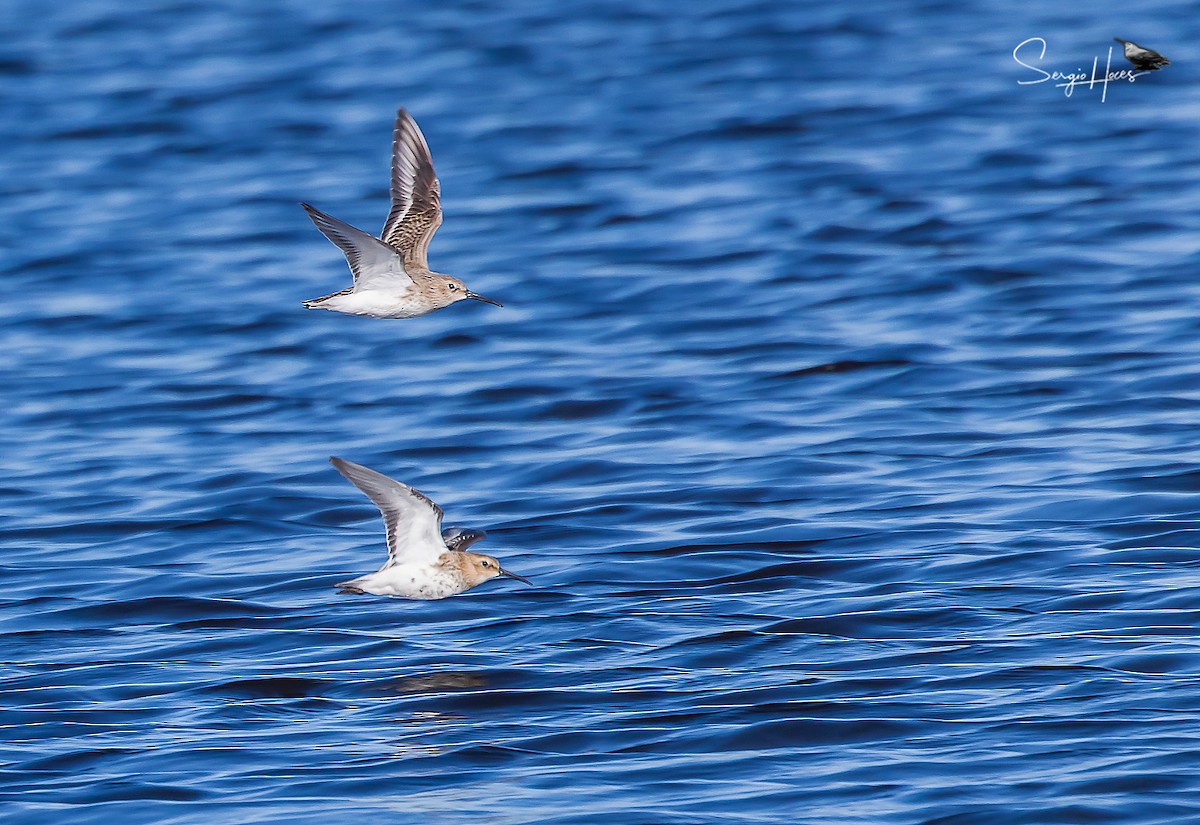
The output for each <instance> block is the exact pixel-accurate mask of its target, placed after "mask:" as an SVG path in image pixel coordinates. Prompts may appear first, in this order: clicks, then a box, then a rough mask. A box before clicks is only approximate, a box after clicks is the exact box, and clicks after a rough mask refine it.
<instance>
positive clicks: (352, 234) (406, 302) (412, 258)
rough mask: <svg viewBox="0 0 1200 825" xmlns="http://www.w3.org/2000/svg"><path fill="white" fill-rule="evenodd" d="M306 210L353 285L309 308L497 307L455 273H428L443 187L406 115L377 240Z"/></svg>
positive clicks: (371, 312) (401, 117)
mask: <svg viewBox="0 0 1200 825" xmlns="http://www.w3.org/2000/svg"><path fill="white" fill-rule="evenodd" d="M301 206H303V207H304V209H305V211H307V212H308V216H309V217H310V218H312V221H313V223H315V224H316V225H317V229H320V230H321V232H322V233H323V234H324V235H325V237H326V238H328V239H329V240H330V241H332V242H333V243H334V245H336V246H337V247H338V248H339V249H341V250H342V252H343V254H345V256H346V262H347V263H348V264H350V272H351V274H352V275H353V276H354V285H353V286H351V287H348V288H347V289H343V290H342V291H341V292H335V293H333V294H332V295H326V296H325V297H324V298H314V299H313V300H311V301H305V302H304V306H305V307H306V308H308V309H329V310H333V311H334V312H344V313H346V314H348V315H367V316H370V317H371V318H415V317H417V316H418V315H425V314H426V313H429V312H433V311H434V310H435V309H441V308H442V307H446V306H450V304H453V303H455V302H457V301H462V300H464V299H466V298H474V299H475V300H476V301H483V302H484V303H487V304H494V305H495V306H500V304H499V303H498V302H496V301H493V300H492V299H491V298H485V297H483V296H482V295H476V294H475V293H474V292H472V291H471V290H469V289H467V285H466V284H464V283H463V282H462V281H460V280H459V279H458V278H455V277H454V276H453V275H443V274H441V273H439V272H431V271H430V269H429V263H428V260H427V258H426V253H427V252H428V250H429V240H430V238H432V237H433V233H434V232H437V228H438V227H439V226H441V225H442V204H441V189H440V187H439V186H438V179H437V175H436V174H435V173H434V171H433V159H432V158H431V157H430V156H429V146H428V144H426V143H425V136H424V135H422V134H421V130H420V129H419V128H418V127H417V122H416V121H415V120H413V118H412V115H410V114H409V113H408V112H407V111H405V110H404V109H400V110H399V111H398V112H397V113H396V127H395V131H394V133H393V138H392V211H391V212H390V213H389V214H388V218H387V222H386V223H385V224H384V225H383V233H382V235H381V237H380V238H376V237H374V236H372V235H369V234H367V233H366V232H363V231H362V230H360V229H355V228H354V227H353V226H351V225H350V224H348V223H345V222H343V221H339V220H338V219H337V218H334V217H331V216H329V215H326V214H325V213H324V212H322V211H320V210H319V209H314V208H313V207H311V206H309V205H308V204H307V203H304V204H301Z"/></svg>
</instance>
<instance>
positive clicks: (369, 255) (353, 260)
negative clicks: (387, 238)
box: [300, 203, 412, 287]
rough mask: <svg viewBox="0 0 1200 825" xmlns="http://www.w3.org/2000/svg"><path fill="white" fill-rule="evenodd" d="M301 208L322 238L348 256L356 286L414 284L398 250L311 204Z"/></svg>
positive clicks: (347, 260) (347, 261)
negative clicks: (392, 283) (393, 282)
mask: <svg viewBox="0 0 1200 825" xmlns="http://www.w3.org/2000/svg"><path fill="white" fill-rule="evenodd" d="M300 205H301V206H303V207H304V211H305V212H307V213H308V216H309V217H310V218H312V222H313V223H315V224H316V225H317V229H320V230H321V234H322V235H324V236H325V237H326V238H328V239H329V240H330V241H331V242H333V244H334V245H335V246H336V247H337V248H338V249H340V250H342V254H344V255H345V256H346V263H348V264H350V272H351V274H353V275H354V286H356V287H357V286H360V285H361V286H370V285H372V284H378V283H380V282H382V281H389V280H391V281H394V280H402V281H404V282H406V283H412V278H410V277H408V273H407V272H405V271H404V261H402V260H401V259H400V256H399V255H397V254H396V250H395V249H393V248H392V247H390V246H388V245H387V244H385V243H384V242H383V241H381V240H379V238H373V237H371V236H370V235H368V234H367V233H366V232H363V231H362V230H361V229H356V228H354V227H353V226H351V225H350V224H348V223H346V222H345V221H339V220H338V219H337V218H335V217H333V216H332V215H326V214H325V213H324V212H322V211H321V210H320V209H317V208H316V207H314V206H309V205H308V204H307V203H302V204H300Z"/></svg>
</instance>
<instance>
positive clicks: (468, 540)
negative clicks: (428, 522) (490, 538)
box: [442, 527, 487, 552]
mask: <svg viewBox="0 0 1200 825" xmlns="http://www.w3.org/2000/svg"><path fill="white" fill-rule="evenodd" d="M483 538H487V533H485V532H483V531H482V530H469V529H467V528H466V527H447V528H446V529H445V530H443V531H442V541H443V542H445V544H446V549H447V550H456V551H458V552H462V551H463V550H466V549H467V548H468V547H470V546H471V545H472V544H474V543H475V542H477V541H479V540H480V539H483Z"/></svg>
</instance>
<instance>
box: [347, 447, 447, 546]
mask: <svg viewBox="0 0 1200 825" xmlns="http://www.w3.org/2000/svg"><path fill="white" fill-rule="evenodd" d="M329 462H330V463H331V464H332V465H333V466H334V467H335V468H336V469H337V471H338V472H339V473H341V474H342V475H344V476H345V477H346V478H347V479H348V480H349V481H350V483H351V484H353V485H354V486H355V487H357V488H358V489H360V490H362V491H363V492H364V493H366V495H367V498H369V499H371V501H373V502H375V506H376V507H378V508H379V512H380V513H382V514H383V523H384V525H385V526H386V527H387V545H388V563H387V564H386V565H384V567H385V568H387V567H391V566H393V565H396V564H407V563H410V562H415V563H418V564H433V563H435V562H436V561H437V560H438V558H439V557H440V556H441V555H442V553H444V552H446V545H445V543H443V541H442V533H441V527H442V508H440V507H438V506H437V505H436V504H434V503H433V502H432V501H430V500H429V498H428V497H426V496H425V495H424V494H423V493H421V492H419V491H418V490H414V489H413V488H412V487H409V486H408V485H407V484H401V483H400V482H399V481H396V480H395V479H391V478H388V477H387V476H385V475H383V474H382V473H377V472H375V471H374V470H370V469H367V468H366V467H363V466H362V465H361V464H355V463H354V462H353V461H346V460H345V459H342V458H331V459H329Z"/></svg>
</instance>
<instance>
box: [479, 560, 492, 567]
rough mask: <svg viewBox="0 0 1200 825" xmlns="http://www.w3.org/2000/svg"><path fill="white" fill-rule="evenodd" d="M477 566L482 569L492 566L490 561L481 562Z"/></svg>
mask: <svg viewBox="0 0 1200 825" xmlns="http://www.w3.org/2000/svg"><path fill="white" fill-rule="evenodd" d="M479 564H480V565H482V566H483V567H491V566H492V563H491V562H490V561H481V562H480V563H479Z"/></svg>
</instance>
